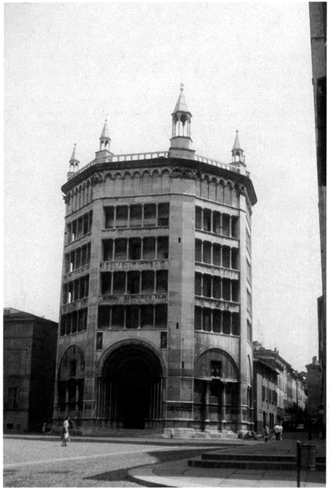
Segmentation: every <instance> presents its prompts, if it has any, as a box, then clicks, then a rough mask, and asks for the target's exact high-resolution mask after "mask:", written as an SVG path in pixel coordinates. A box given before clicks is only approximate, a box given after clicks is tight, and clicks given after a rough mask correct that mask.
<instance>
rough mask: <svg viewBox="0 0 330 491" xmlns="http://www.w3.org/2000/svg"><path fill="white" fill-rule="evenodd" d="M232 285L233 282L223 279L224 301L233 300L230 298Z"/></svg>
mask: <svg viewBox="0 0 330 491" xmlns="http://www.w3.org/2000/svg"><path fill="white" fill-rule="evenodd" d="M230 283H231V281H230V280H229V279H228V278H223V279H222V298H223V299H224V300H231V297H230V290H231V288H230Z"/></svg>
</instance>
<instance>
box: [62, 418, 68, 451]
mask: <svg viewBox="0 0 330 491" xmlns="http://www.w3.org/2000/svg"><path fill="white" fill-rule="evenodd" d="M68 439H69V418H68V416H66V417H65V419H64V421H63V428H62V447H66V446H67V445H66V442H67V441H68Z"/></svg>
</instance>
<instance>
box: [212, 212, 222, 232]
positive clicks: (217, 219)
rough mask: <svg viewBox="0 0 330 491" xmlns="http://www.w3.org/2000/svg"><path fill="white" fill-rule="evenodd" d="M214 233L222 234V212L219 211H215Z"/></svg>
mask: <svg viewBox="0 0 330 491" xmlns="http://www.w3.org/2000/svg"><path fill="white" fill-rule="evenodd" d="M213 233H215V234H218V235H220V233H221V227H220V213H219V212H218V211H214V212H213Z"/></svg>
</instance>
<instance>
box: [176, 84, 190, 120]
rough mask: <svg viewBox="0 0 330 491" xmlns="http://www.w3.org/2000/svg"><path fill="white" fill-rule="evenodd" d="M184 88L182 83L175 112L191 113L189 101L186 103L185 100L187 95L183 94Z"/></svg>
mask: <svg viewBox="0 0 330 491" xmlns="http://www.w3.org/2000/svg"><path fill="white" fill-rule="evenodd" d="M183 89H184V85H183V84H180V95H179V98H178V101H177V103H176V105H175V108H174V111H173V114H175V113H177V112H182V113H189V114H190V112H189V109H188V106H187V103H186V100H185V97H184V95H183Z"/></svg>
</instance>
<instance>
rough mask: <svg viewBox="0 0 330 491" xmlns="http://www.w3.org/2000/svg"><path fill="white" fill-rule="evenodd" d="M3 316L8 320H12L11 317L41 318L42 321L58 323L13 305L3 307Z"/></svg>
mask: <svg viewBox="0 0 330 491" xmlns="http://www.w3.org/2000/svg"><path fill="white" fill-rule="evenodd" d="M3 316H4V318H5V319H6V320H11V319H20V320H22V321H23V320H33V319H36V320H40V321H42V322H47V323H49V322H52V323H53V324H56V325H57V324H58V323H57V322H55V321H52V320H50V319H46V318H45V317H40V316H38V315H35V314H31V313H29V312H24V311H23V310H18V309H13V308H12V307H6V308H4V309H3Z"/></svg>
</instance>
